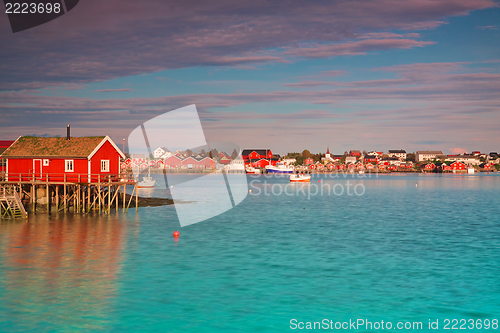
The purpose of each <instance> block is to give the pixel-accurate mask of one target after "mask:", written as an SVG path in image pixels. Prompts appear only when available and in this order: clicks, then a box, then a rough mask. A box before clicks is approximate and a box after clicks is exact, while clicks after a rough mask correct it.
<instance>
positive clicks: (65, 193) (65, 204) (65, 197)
mask: <svg viewBox="0 0 500 333" xmlns="http://www.w3.org/2000/svg"><path fill="white" fill-rule="evenodd" d="M67 193H68V192H67V190H66V174H64V212H65V213H66V208H67V207H68V206H67V204H68V199H67Z"/></svg>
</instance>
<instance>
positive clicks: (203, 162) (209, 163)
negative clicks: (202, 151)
mask: <svg viewBox="0 0 500 333" xmlns="http://www.w3.org/2000/svg"><path fill="white" fill-rule="evenodd" d="M199 163H200V165H201V166H203V167H204V168H212V167H215V162H214V161H213V160H211V159H210V158H205V159H202V160H201V161H200V162H199Z"/></svg>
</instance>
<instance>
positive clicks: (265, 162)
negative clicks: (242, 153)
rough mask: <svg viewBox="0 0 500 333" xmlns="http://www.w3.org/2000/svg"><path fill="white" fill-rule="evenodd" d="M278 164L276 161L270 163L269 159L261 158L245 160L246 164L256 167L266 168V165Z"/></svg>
mask: <svg viewBox="0 0 500 333" xmlns="http://www.w3.org/2000/svg"><path fill="white" fill-rule="evenodd" d="M269 164H271V165H276V163H274V164H273V163H272V161H271V163H269V160H268V159H260V160H249V161H248V162H245V165H250V166H251V167H254V168H265V167H266V165H269Z"/></svg>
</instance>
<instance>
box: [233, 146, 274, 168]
mask: <svg viewBox="0 0 500 333" xmlns="http://www.w3.org/2000/svg"><path fill="white" fill-rule="evenodd" d="M241 157H242V158H243V161H244V162H245V165H248V164H250V160H254V161H258V160H260V159H272V158H273V153H272V151H271V149H245V150H243V151H242V152H241Z"/></svg>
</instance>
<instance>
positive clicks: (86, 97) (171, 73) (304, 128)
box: [0, 0, 500, 153]
mask: <svg viewBox="0 0 500 333" xmlns="http://www.w3.org/2000/svg"><path fill="white" fill-rule="evenodd" d="M120 4H121V5H120ZM165 4H166V3H165V2H160V1H158V2H156V1H152V2H151V3H149V6H145V8H139V9H137V8H136V9H135V10H134V9H130V8H128V9H127V6H123V2H115V3H114V5H116V6H122V7H124V8H125V9H123V8H120V10H116V11H114V10H113V8H117V7H112V5H113V1H111V2H110V3H107V4H105V5H104V4H102V3H101V2H94V1H89V2H88V3H81V4H79V5H78V7H76V8H75V9H74V10H73V11H71V12H69V13H68V14H66V15H65V16H63V17H61V18H59V19H57V20H54V21H52V22H49V23H47V24H45V25H43V26H40V27H36V28H33V29H30V30H27V31H25V32H21V33H16V34H12V32H10V31H9V27H8V21H7V20H6V19H5V17H4V18H2V19H1V20H0V34H2V38H3V39H4V41H5V43H4V45H6V47H4V48H2V50H1V51H0V59H2V65H0V78H1V79H0V89H1V90H0V114H1V116H2V122H1V123H0V128H1V132H0V139H15V138H17V137H18V136H19V135H28V134H37V135H43V134H49V135H57V134H59V135H61V134H62V135H64V131H65V125H66V123H71V125H72V128H73V133H74V135H97V134H99V135H110V136H111V137H112V138H113V139H114V140H116V141H118V142H121V138H123V137H127V136H128V133H129V132H130V131H131V130H132V129H133V128H135V127H136V126H138V125H139V124H140V123H142V122H144V121H147V120H148V119H150V118H152V117H154V116H156V115H159V114H162V113H164V112H167V111H170V110H173V109H175V108H178V107H182V106H185V105H189V104H196V105H197V107H198V110H199V114H200V118H201V121H202V125H203V128H204V131H205V135H206V136H207V138H208V139H209V140H213V141H229V142H234V143H236V144H238V145H239V146H240V147H242V148H271V149H272V150H273V151H275V152H279V153H286V152H289V151H302V150H303V149H309V150H311V151H314V152H319V151H324V150H326V146H330V150H332V151H333V152H334V153H342V152H344V151H345V150H349V149H366V150H375V149H376V150H383V151H386V150H388V149H399V148H403V149H406V150H408V151H415V150H425V149H432V150H434V149H439V150H443V151H445V152H459V151H472V150H481V151H497V150H500V137H499V136H498V134H497V133H498V128H499V125H500V105H499V102H500V98H499V96H500V94H499V90H500V72H499V66H500V45H499V43H498V41H499V37H500V20H499V19H500V8H498V2H495V1H489V0H478V1H475V2H472V1H464V0H442V1H434V2H429V1H424V0H409V1H407V2H394V1H391V0H377V1H371V2H368V1H351V2H346V1H337V2H317V3H315V4H305V3H304V4H301V6H300V7H301V8H293V7H290V6H287V5H286V4H285V3H283V5H281V4H272V3H269V2H260V1H259V2H252V3H245V2H237V3H236V2H226V1H220V2H217V3H215V4H213V5H212V6H208V5H206V4H203V5H200V6H199V8H198V9H197V10H195V11H194V12H193V10H191V9H190V8H183V6H182V5H180V4H175V5H174V4H169V5H168V6H167V5H165ZM155 6H156V7H155ZM175 6H178V8H174V7H175ZM266 6H267V7H266ZM281 6H283V7H281ZM162 11H165V13H166V14H165V17H163V16H162V15H161V13H162ZM105 13H106V14H107V15H105ZM172 13H175V15H174V14H172ZM110 15H111V16H110ZM169 15H171V17H169ZM235 17H236V18H235ZM89 18H91V19H89Z"/></svg>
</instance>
